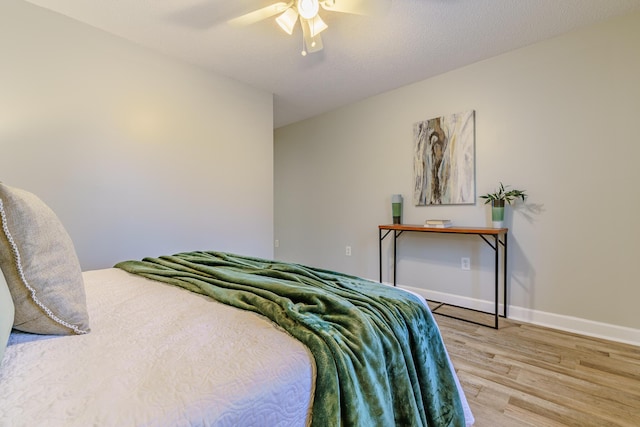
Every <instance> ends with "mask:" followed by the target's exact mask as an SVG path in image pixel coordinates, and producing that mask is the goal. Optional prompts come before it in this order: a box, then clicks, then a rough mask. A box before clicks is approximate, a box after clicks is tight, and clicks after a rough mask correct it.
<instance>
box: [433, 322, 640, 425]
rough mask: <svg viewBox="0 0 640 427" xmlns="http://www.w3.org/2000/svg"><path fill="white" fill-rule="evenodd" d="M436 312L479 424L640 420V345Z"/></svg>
mask: <svg viewBox="0 0 640 427" xmlns="http://www.w3.org/2000/svg"><path fill="white" fill-rule="evenodd" d="M465 312H467V313H468V312H469V311H468V310H465ZM435 318H436V321H437V322H438V325H439V326H440V329H441V331H442V335H443V337H444V341H445V345H446V347H447V350H448V351H449V355H450V357H451V360H452V362H453V365H454V367H455V369H456V371H457V372H458V377H459V378H460V382H461V384H462V387H463V389H464V391H465V394H466V396H467V400H468V401H469V405H470V406H471V410H472V412H473V414H474V416H475V419H476V423H475V426H477V427H499V426H509V427H511V426H535V427H542V426H576V427H578V426H579V427H586V426H597V427H604V426H633V427H638V426H640V347H635V346H632V345H626V344H621V343H616V342H611V341H606V340H602V339H597V338H590V337H585V336H580V335H576V334H571V333H567V332H562V331H557V330H553V329H548V328H544V327H540V326H535V325H530V324H525V323H518V322H515V321H511V320H508V319H506V320H505V319H502V318H501V319H500V328H499V329H498V330H495V329H492V328H487V327H484V326H477V325H474V324H471V323H468V322H463V321H461V320H455V319H451V318H448V317H444V316H440V315H437V314H436V315H435ZM490 319H492V318H491V317H489V318H487V321H489V322H490Z"/></svg>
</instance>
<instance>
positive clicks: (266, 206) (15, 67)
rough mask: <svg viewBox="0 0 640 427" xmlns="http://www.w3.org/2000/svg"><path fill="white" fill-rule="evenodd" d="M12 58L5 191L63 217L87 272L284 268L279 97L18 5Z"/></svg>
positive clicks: (1, 45) (5, 11) (7, 40)
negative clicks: (277, 213)
mask: <svg viewBox="0 0 640 427" xmlns="http://www.w3.org/2000/svg"><path fill="white" fill-rule="evenodd" d="M0 58H1V59H0V61H1V63H2V66H0V180H2V181H4V182H5V183H6V184H8V185H13V186H16V187H21V188H25V189H27V190H29V191H32V192H34V193H36V194H37V195H39V196H40V197H41V198H42V199H43V200H45V202H47V203H48V204H49V205H50V206H51V207H52V208H53V209H54V211H55V212H56V213H58V215H59V216H60V218H61V220H62V221H63V223H64V225H65V226H66V228H67V229H68V230H69V233H70V234H71V237H72V238H73V240H74V243H75V245H76V249H77V251H78V253H79V257H80V260H81V264H82V267H83V268H84V269H92V268H101V267H109V266H111V265H113V264H114V263H115V262H117V261H120V260H123V259H129V258H140V257H143V256H155V255H162V254H168V253H175V252H178V251H184V250H200V249H203V250H227V251H232V252H240V253H245V254H253V255H256V256H265V257H272V256H273V245H272V243H273V160H272V159H273V107H272V96H271V94H269V93H265V92H261V91H257V90H255V89H252V88H249V87H248V86H246V85H244V84H241V83H238V82H236V81H233V80H230V79H227V78H223V77H220V76H217V75H215V74H212V73H209V72H205V71H203V70H201V69H198V68H195V67H192V66H188V65H186V64H182V63H179V62H175V61H172V60H170V59H168V58H165V57H164V56H161V55H157V54H154V53H151V52H149V51H147V50H145V49H142V48H140V47H138V46H136V45H133V44H131V43H128V42H126V41H124V40H122V39H119V38H117V37H114V36H111V35H108V34H106V33H104V32H102V31H99V30H96V29H93V28H91V27H89V26H86V25H83V24H79V23H77V22H75V21H72V20H70V19H68V18H66V17H63V16H62V15H58V14H55V13H52V12H50V11H47V10H44V9H41V8H39V7H36V6H33V5H31V4H28V3H25V2H22V1H18V0H3V1H2V2H0Z"/></svg>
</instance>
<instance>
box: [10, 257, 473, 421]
mask: <svg viewBox="0 0 640 427" xmlns="http://www.w3.org/2000/svg"><path fill="white" fill-rule="evenodd" d="M84 280H85V288H86V294H87V305H88V310H89V316H90V322H91V329H92V331H91V333H89V334H87V335H78V336H64V337H60V336H40V335H31V334H24V333H18V332H13V333H12V334H11V337H10V339H9V346H8V347H7V350H6V353H5V357H4V359H3V361H2V363H1V364H0V427H22V426H24V427H27V426H28V427H32V426H38V427H45V426H51V427H72V426H78V427H87V426H99V427H111V426H118V427H125V426H126V427H132V426H145V427H154V426H158V427H160V426H161V427H168V426H171V427H174V426H175V427H178V426H189V427H192V426H216V427H223V426H229V427H231V426H234V427H235V426H254V427H261V426H264V427H275V426H282V427H284V426H304V425H306V424H307V421H308V418H309V408H310V406H311V393H312V390H313V381H314V376H315V374H314V369H315V366H314V362H313V357H312V356H311V354H310V353H309V352H308V350H307V348H306V347H305V346H303V345H302V344H301V343H300V342H298V341H297V340H295V339H294V338H292V337H290V336H289V335H288V334H287V333H286V332H284V331H282V330H281V329H279V328H278V327H277V326H275V325H274V324H273V323H271V322H270V321H268V320H267V319H265V318H263V317H261V316H259V315H256V314H253V313H250V312H246V311H243V310H239V309H236V308H233V307H228V306H226V305H223V304H220V303H217V302H215V301H213V300H212V299H210V298H208V297H204V296H201V295H197V294H194V293H191V292H189V291H186V290H184V289H180V288H178V287H174V286H170V285H166V284H163V283H159V282H154V281H151V280H148V279H145V278H143V277H141V276H135V275H131V274H129V273H126V272H124V271H123V270H120V269H116V268H111V269H104V270H95V271H89V272H85V273H84ZM452 369H453V368H452ZM458 388H459V390H460V393H461V397H462V399H463V406H464V408H465V415H466V421H467V425H471V424H473V415H472V414H471V411H470V410H469V406H468V403H467V401H466V398H465V396H464V393H463V392H462V389H461V387H460V384H459V383H458Z"/></svg>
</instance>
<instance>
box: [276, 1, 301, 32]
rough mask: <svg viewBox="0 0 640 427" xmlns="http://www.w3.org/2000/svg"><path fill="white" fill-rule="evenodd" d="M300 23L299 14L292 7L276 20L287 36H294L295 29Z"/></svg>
mask: <svg viewBox="0 0 640 427" xmlns="http://www.w3.org/2000/svg"><path fill="white" fill-rule="evenodd" d="M297 21H298V12H296V10H295V9H294V8H292V7H290V8H289V9H287V10H285V11H284V13H283V14H282V15H280V16H278V17H277V18H276V22H277V23H278V25H280V28H282V29H283V30H284V31H285V32H286V33H287V34H289V35H291V34H293V28H294V27H295V25H296V22H297Z"/></svg>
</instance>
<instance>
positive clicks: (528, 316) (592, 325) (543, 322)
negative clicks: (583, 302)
mask: <svg viewBox="0 0 640 427" xmlns="http://www.w3.org/2000/svg"><path fill="white" fill-rule="evenodd" d="M400 287H401V288H403V289H407V290H409V291H413V292H415V293H417V294H420V295H422V296H423V297H425V298H426V299H428V300H431V301H438V302H444V303H447V304H453V305H458V306H460V307H466V308H471V309H474V310H480V311H487V312H490V313H493V312H494V310H495V303H494V302H493V301H486V300H479V299H475V298H468V297H464V296H460V295H453V294H447V293H444V292H435V291H429V290H425V289H419V288H414V287H410V286H400ZM502 306H503V304H499V305H498V310H499V313H502ZM507 310H508V311H507V316H508V317H509V318H510V319H513V320H517V321H520V322H526V323H532V324H534V325H540V326H546V327H549V328H554V329H559V330H562V331H567V332H573V333H576V334H581V335H587V336H590V337H595V338H603V339H607V340H611V341H617V342H623V343H626V344H632V345H637V346H640V329H633V328H628V327H625V326H618V325H612V324H609V323H602V322H594V321H592V320H587V319H581V318H579V317H572V316H565V315H561V314H554V313H548V312H544V311H538V310H532V309H529V308H524V307H516V306H512V305H510V306H508V307H507Z"/></svg>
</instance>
